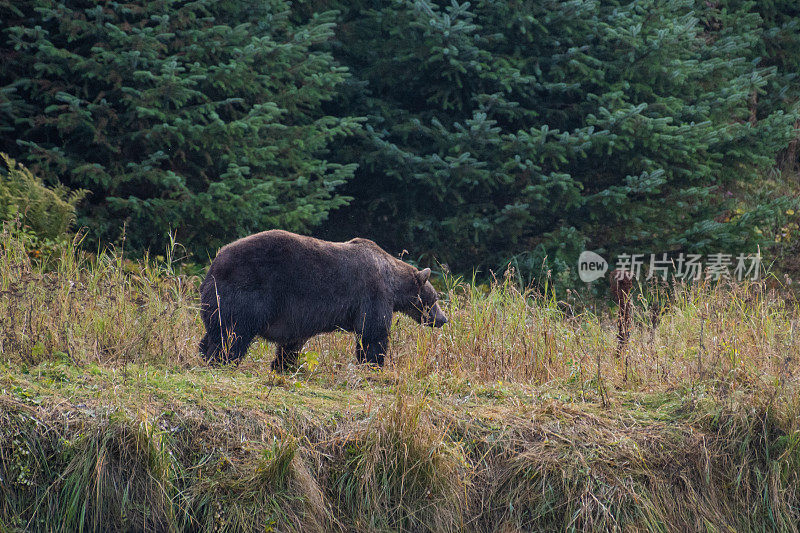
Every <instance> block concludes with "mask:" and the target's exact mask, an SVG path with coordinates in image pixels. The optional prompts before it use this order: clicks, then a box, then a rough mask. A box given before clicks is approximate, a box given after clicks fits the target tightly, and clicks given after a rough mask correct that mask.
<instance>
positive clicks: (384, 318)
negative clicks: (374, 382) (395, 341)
mask: <svg viewBox="0 0 800 533" xmlns="http://www.w3.org/2000/svg"><path fill="white" fill-rule="evenodd" d="M360 326H361V327H356V328H355V330H356V361H358V363H359V364H364V363H367V364H370V365H376V366H383V360H384V358H385V356H386V349H387V348H388V347H389V330H390V328H391V327H392V312H391V310H390V309H388V308H383V307H382V306H377V307H372V308H371V309H365V310H364V311H363V312H362V314H361V322H360Z"/></svg>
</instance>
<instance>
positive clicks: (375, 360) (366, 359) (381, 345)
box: [356, 334, 389, 366]
mask: <svg viewBox="0 0 800 533" xmlns="http://www.w3.org/2000/svg"><path fill="white" fill-rule="evenodd" d="M388 347H389V335H388V334H387V335H386V336H384V337H383V338H373V339H366V338H365V337H363V336H361V337H359V338H358V339H356V360H357V361H358V364H360V365H363V364H364V363H366V364H369V365H373V366H383V360H384V358H385V357H386V349H387V348H388Z"/></svg>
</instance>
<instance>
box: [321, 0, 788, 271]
mask: <svg viewBox="0 0 800 533" xmlns="http://www.w3.org/2000/svg"><path fill="white" fill-rule="evenodd" d="M340 7H341V8H342V9H343V10H344V13H345V14H344V20H343V23H342V24H341V26H340V28H341V29H340V31H339V33H338V39H339V41H340V45H339V46H337V48H336V54H337V58H338V59H339V60H340V61H341V62H342V63H343V64H344V65H346V66H348V67H349V68H350V69H351V71H352V74H353V76H354V81H353V82H352V83H349V84H348V86H347V87H348V90H347V91H346V92H345V93H344V95H343V97H342V99H341V105H342V106H343V108H345V109H349V110H351V112H356V113H358V114H364V115H366V116H367V117H368V127H367V128H366V130H365V135H364V136H362V137H361V142H360V144H359V145H358V146H357V147H355V148H353V149H350V150H349V151H344V152H342V154H344V156H345V157H346V158H347V160H352V161H357V162H358V163H359V165H360V167H359V170H358V171H357V173H356V177H355V179H354V181H352V182H351V185H350V187H351V188H350V190H351V191H353V193H354V195H355V192H356V191H358V194H359V196H358V197H357V199H356V201H355V202H354V203H353V204H351V207H349V208H347V209H345V210H344V211H342V212H341V218H340V220H341V221H342V224H340V225H337V227H343V228H346V227H347V221H348V214H349V213H353V212H355V211H357V212H359V213H361V212H367V213H368V214H369V215H370V216H367V217H361V218H359V219H358V222H359V225H360V227H362V228H363V227H365V228H366V231H368V232H370V233H371V234H373V235H376V236H380V237H382V238H383V242H384V243H385V244H387V245H388V246H389V247H391V248H393V249H394V250H398V251H399V250H401V249H403V248H406V249H408V250H410V251H411V253H412V256H414V257H419V258H421V259H423V260H424V259H425V258H426V257H433V256H435V257H437V258H438V259H440V260H443V261H445V262H447V263H449V264H450V266H451V267H452V268H453V269H454V270H457V271H461V272H465V271H466V272H468V271H469V269H470V268H474V267H479V268H483V269H484V270H485V269H488V268H492V269H501V268H503V265H505V264H508V262H509V261H511V262H513V263H514V264H516V265H517V266H519V267H520V268H521V269H522V270H524V271H525V272H526V273H527V274H528V276H535V275H538V274H539V269H540V268H541V265H542V264H543V261H544V259H545V257H546V258H547V259H548V263H547V264H546V265H545V266H546V268H555V269H557V270H561V271H567V270H568V269H574V264H575V261H576V259H577V255H578V253H579V252H580V250H581V249H583V248H588V249H594V250H597V251H599V252H601V253H603V254H606V255H611V256H613V255H617V254H620V253H623V252H637V253H655V252H678V251H691V252H694V253H708V252H711V251H714V250H725V251H729V252H730V253H735V252H736V251H739V250H747V251H753V250H754V248H755V244H756V243H757V242H758V239H759V234H758V231H759V230H758V227H759V224H763V223H764V222H765V221H766V220H768V219H770V218H771V217H775V216H776V213H778V212H780V209H781V208H782V206H783V204H782V203H781V202H780V201H776V202H773V203H770V204H765V205H759V206H753V207H752V208H751V209H749V210H745V211H743V210H742V209H741V206H740V205H739V204H738V203H737V202H736V197H737V194H738V192H737V191H739V190H740V189H741V187H742V185H743V184H747V183H752V182H753V180H757V179H759V177H760V176H761V173H762V172H763V171H764V169H767V168H769V167H770V166H772V165H774V157H775V154H776V153H777V152H778V151H779V150H780V149H781V148H783V147H785V146H786V145H787V143H788V142H789V140H790V138H791V135H792V124H793V122H794V120H795V119H796V116H795V115H793V114H792V113H790V112H785V111H783V110H776V109H771V110H768V112H765V113H764V114H763V116H761V117H759V120H757V121H751V120H749V114H750V110H749V106H750V101H751V98H752V94H753V93H754V92H755V93H760V92H763V91H765V90H766V89H767V87H768V85H769V83H770V82H771V80H774V79H775V76H776V71H775V69H774V68H771V67H769V66H762V65H759V64H754V63H753V62H752V61H749V60H748V55H749V54H750V51H751V50H752V47H753V46H756V45H757V44H758V43H759V42H761V41H760V39H761V38H762V36H763V35H762V33H763V28H762V27H761V26H760V22H759V17H758V16H757V15H755V14H748V13H744V12H743V13H739V15H740V16H739V18H738V19H737V21H736V22H737V24H736V25H735V26H733V25H732V26H725V27H724V28H721V29H719V30H718V31H715V32H710V31H709V30H708V29H707V28H706V26H705V25H704V19H703V17H704V16H705V15H706V13H704V12H700V11H697V10H696V9H695V8H696V7H697V6H696V5H695V4H694V2H692V1H690V0H669V1H655V0H652V1H644V2H631V3H627V2H626V3H622V2H613V1H592V0H586V1H576V2H557V1H525V2H493V1H488V0H478V1H476V2H474V3H469V2H464V3H460V2H433V1H430V0H418V1H416V2H413V3H391V2H383V3H375V2H355V3H347V4H345V3H342V4H341V6H340ZM707 9H714V8H712V7H708V8H707ZM712 33H713V34H712ZM350 146H352V145H350ZM347 148H348V147H345V150H346V149H347ZM365 219H366V221H367V222H366V224H367V225H366V226H362V225H361V224H363V222H362V221H363V220H365Z"/></svg>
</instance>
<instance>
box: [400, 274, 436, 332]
mask: <svg viewBox="0 0 800 533" xmlns="http://www.w3.org/2000/svg"><path fill="white" fill-rule="evenodd" d="M430 278H431V269H430V268H425V269H423V270H416V269H415V272H414V283H413V286H412V288H411V292H412V294H411V295H410V296H411V297H410V298H409V299H408V300H407V301H406V305H403V306H402V309H401V311H402V312H404V313H405V314H407V315H408V316H410V317H411V318H413V319H414V320H416V321H417V322H419V323H420V324H422V325H424V326H432V327H435V328H440V327H442V326H444V325H445V324H446V323H447V317H446V316H445V315H444V313H443V312H442V310H441V308H440V307H439V304H438V302H437V300H438V299H439V295H438V294H437V293H436V289H434V288H433V285H431V282H430Z"/></svg>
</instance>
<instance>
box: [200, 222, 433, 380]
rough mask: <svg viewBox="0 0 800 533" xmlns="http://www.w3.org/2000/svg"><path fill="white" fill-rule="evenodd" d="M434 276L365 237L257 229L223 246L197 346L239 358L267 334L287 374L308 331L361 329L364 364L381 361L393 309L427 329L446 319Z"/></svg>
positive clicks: (210, 354)
mask: <svg viewBox="0 0 800 533" xmlns="http://www.w3.org/2000/svg"><path fill="white" fill-rule="evenodd" d="M430 275H431V270H430V269H429V268H426V269H424V270H417V269H416V268H414V267H413V266H411V265H409V264H408V263H405V262H403V261H400V260H399V259H396V258H394V257H392V256H391V255H389V254H388V253H387V252H385V251H384V250H383V249H382V248H380V247H379V246H378V245H377V244H375V243H374V242H372V241H370V240H367V239H353V240H350V241H347V242H328V241H323V240H319V239H315V238H312V237H304V236H302V235H296V234H294V233H289V232H288V231H281V230H271V231H264V232H262V233H257V234H255V235H250V236H249V237H245V238H243V239H239V240H238V241H235V242H232V243H231V244H228V245H227V246H224V247H223V248H222V249H221V250H220V251H219V253H217V257H216V258H214V260H213V261H212V263H211V267H210V268H209V269H208V275H207V276H206V278H205V280H203V283H202V284H201V285H200V301H201V313H202V317H203V323H204V324H205V327H206V335H205V336H204V337H203V339H202V340H201V341H200V351H201V352H202V354H203V356H204V357H205V358H206V360H207V361H208V362H209V363H212V364H220V363H228V362H237V363H238V362H239V361H240V360H241V358H242V357H243V356H244V355H245V353H246V352H247V348H248V347H249V346H250V344H251V343H252V341H253V339H254V338H255V337H256V336H261V337H262V338H264V339H265V340H267V341H270V342H274V343H276V344H277V345H278V346H277V350H276V354H275V360H274V361H273V362H272V368H273V369H275V370H284V369H286V368H288V367H291V366H294V365H295V364H296V362H297V356H298V355H299V353H300V350H301V348H302V347H303V344H304V343H305V342H306V341H307V340H308V339H309V338H310V337H313V336H314V335H317V334H319V333H327V332H331V331H336V330H345V331H352V332H354V333H355V334H356V339H357V342H356V359H357V361H358V362H359V363H369V364H372V365H378V366H380V365H383V359H384V356H385V354H386V348H387V345H388V340H389V329H390V328H391V324H392V313H394V312H395V311H399V312H401V313H405V314H407V315H408V316H410V317H411V318H413V319H414V320H416V321H417V322H419V323H421V324H424V325H426V326H434V327H441V326H443V325H444V324H445V323H446V322H447V317H445V315H444V313H442V310H441V309H440V308H439V305H438V303H437V294H436V291H435V290H434V288H433V286H432V285H431V283H430V281H429V278H430Z"/></svg>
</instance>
